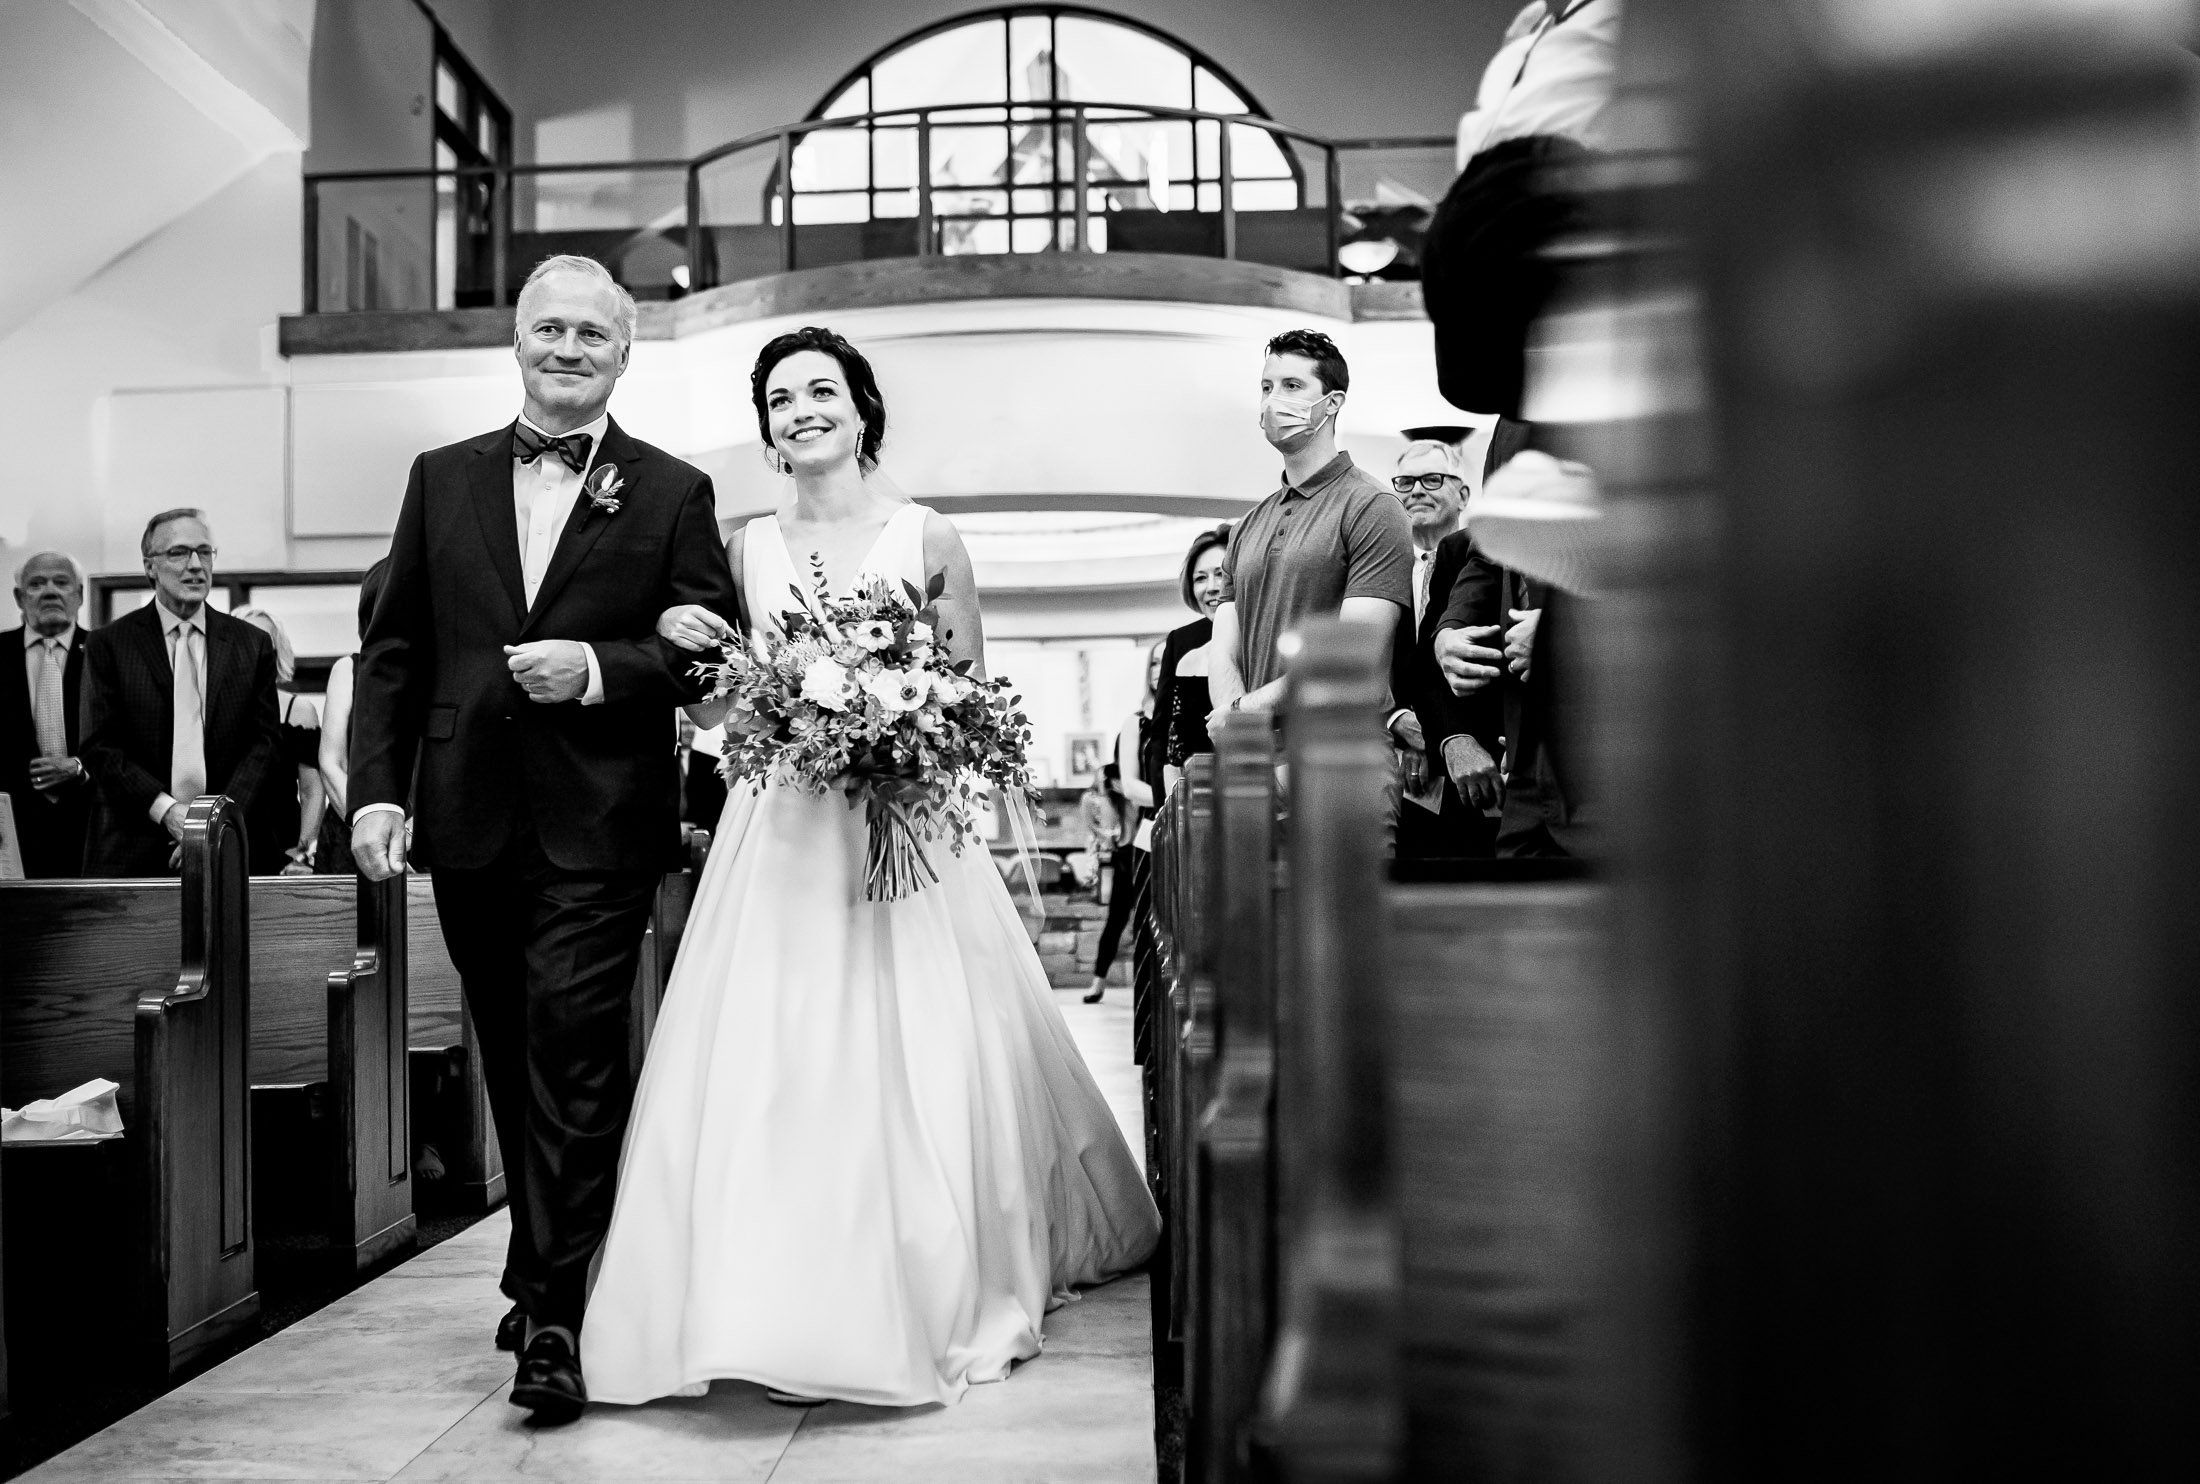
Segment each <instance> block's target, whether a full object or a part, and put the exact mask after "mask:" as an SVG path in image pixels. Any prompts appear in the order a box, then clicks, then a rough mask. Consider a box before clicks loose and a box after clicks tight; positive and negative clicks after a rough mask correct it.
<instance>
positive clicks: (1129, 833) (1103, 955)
mask: <svg viewBox="0 0 2200 1484" xmlns="http://www.w3.org/2000/svg"><path fill="white" fill-rule="evenodd" d="M1161 654H1162V646H1161V645H1159V644H1156V645H1155V646H1154V647H1153V649H1152V650H1151V651H1150V652H1149V653H1148V654H1147V656H1146V694H1145V696H1144V697H1143V698H1142V699H1141V700H1140V701H1139V703H1138V709H1137V710H1136V711H1133V712H1132V713H1131V714H1130V715H1128V716H1126V717H1124V718H1123V726H1122V729H1121V730H1120V731H1118V732H1117V733H1116V734H1115V770H1116V787H1117V789H1118V790H1120V791H1121V793H1122V796H1123V813H1122V822H1123V841H1124V843H1123V844H1121V845H1120V846H1118V847H1117V849H1116V852H1115V864H1114V875H1113V879H1112V880H1111V881H1110V882H1109V885H1108V920H1107V921H1106V922H1105V923H1104V924H1102V925H1101V928H1100V945H1099V947H1098V949H1096V950H1095V951H1094V953H1093V956H1092V988H1091V989H1089V990H1087V991H1086V992H1085V1003H1086V1004H1088V1005H1097V1004H1099V1003H1100V1001H1101V999H1102V998H1104V997H1105V996H1106V994H1107V992H1108V970H1109V969H1111V968H1113V967H1114V966H1115V954H1116V950H1117V949H1118V948H1119V947H1121V945H1122V942H1123V925H1124V924H1125V923H1136V924H1137V926H1136V927H1134V928H1133V929H1132V933H1133V937H1132V942H1133V944H1134V945H1135V947H1136V951H1137V952H1138V954H1139V955H1140V956H1141V957H1143V956H1144V954H1145V951H1146V949H1145V944H1146V942H1147V939H1148V935H1149V931H1150V929H1149V926H1148V922H1147V918H1146V916H1145V914H1144V912H1143V910H1142V904H1143V903H1144V901H1145V899H1146V875H1147V871H1148V869H1149V868H1150V866H1151V863H1152V860H1153V857H1152V856H1151V855H1150V854H1149V853H1148V852H1150V851H1151V850H1152V849H1153V812H1154V810H1155V809H1156V808H1157V807H1158V806H1159V805H1160V802H1161V800H1160V797H1159V795H1160V785H1161V748H1160V746H1159V743H1160V740H1161V728H1160V727H1159V725H1157V724H1156V722H1155V718H1154V711H1155V706H1156V704H1157V701H1156V696H1157V693H1158V690H1159V685H1160V680H1161ZM1133 962H1134V965H1135V962H1136V961H1135V960H1134V961H1133Z"/></svg>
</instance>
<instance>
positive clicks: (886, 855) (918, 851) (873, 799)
mask: <svg viewBox="0 0 2200 1484" xmlns="http://www.w3.org/2000/svg"><path fill="white" fill-rule="evenodd" d="M863 813H864V822H865V824H866V825H868V826H869V829H868V833H869V835H870V843H869V846H868V847H867V848H866V849H865V850H864V852H863V900H865V901H866V902H898V901H900V900H901V899H902V898H904V897H909V896H914V895H916V894H917V893H918V892H920V891H922V890H924V889H925V888H926V887H928V886H933V885H936V884H937V883H938V881H939V879H940V874H939V872H937V871H935V870H933V869H932V862H931V861H930V860H928V859H926V857H925V854H924V837H923V836H922V835H921V834H920V833H919V831H918V829H917V820H916V817H915V814H914V811H913V810H912V809H911V808H910V806H909V805H908V803H906V802H905V801H904V800H902V799H899V798H896V797H894V796H892V795H891V794H890V793H885V792H874V793H872V794H870V795H869V796H868V797H867V798H866V800H865V802H864V808H863Z"/></svg>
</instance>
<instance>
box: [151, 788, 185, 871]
mask: <svg viewBox="0 0 2200 1484" xmlns="http://www.w3.org/2000/svg"><path fill="white" fill-rule="evenodd" d="M155 802H156V803H157V802H159V801H158V800H155ZM190 810H191V806H190V805H188V804H186V803H184V801H183V800H181V799H178V800H176V802H174V803H173V804H170V805H169V806H168V812H167V813H166V814H163V815H162V816H161V817H160V827H161V828H162V829H164V830H166V831H167V832H168V838H169V839H171V840H173V841H175V842H176V843H177V844H178V845H181V844H182V843H183V817H184V815H186V814H188V813H189V812H190ZM179 859H180V857H179Z"/></svg>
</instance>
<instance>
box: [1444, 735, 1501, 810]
mask: <svg viewBox="0 0 2200 1484" xmlns="http://www.w3.org/2000/svg"><path fill="white" fill-rule="evenodd" d="M1444 771H1445V772H1446V773H1449V774H1450V775H1451V786H1452V787H1453V788H1456V789H1458V790H1459V797H1460V798H1462V799H1464V800H1466V802H1467V803H1468V805H1469V806H1471V807H1473V808H1476V809H1492V808H1495V807H1496V806H1497V803H1498V801H1499V800H1500V799H1502V798H1503V797H1504V782H1503V780H1502V779H1500V778H1499V777H1498V774H1497V763H1496V760H1495V759H1493V758H1492V757H1491V756H1490V755H1489V753H1488V751H1487V750H1485V749H1484V748H1483V746H1482V744H1481V743H1479V742H1477V741H1475V740H1474V739H1473V738H1472V737H1469V736H1467V735H1465V734H1464V733H1461V734H1460V735H1459V736H1456V737H1446V738H1445V739H1444Z"/></svg>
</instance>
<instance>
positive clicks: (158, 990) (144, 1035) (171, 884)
mask: <svg viewBox="0 0 2200 1484" xmlns="http://www.w3.org/2000/svg"><path fill="white" fill-rule="evenodd" d="M245 861H246V846H245V839H244V829H243V825H242V822H241V819H240V817H239V812H238V811H236V810H235V809H234V808H233V807H232V806H231V804H230V802H229V801H228V800H227V799H225V798H220V797H214V796H208V797H204V798H201V799H198V800H196V801H195V802H193V804H192V805H191V807H190V809H189V811H188V812H187V817H186V822H185V826H184V839H183V875H182V879H181V880H180V881H112V882H92V881H39V882H9V883H6V884H5V885H0V941H5V942H6V943H7V945H8V952H7V955H6V961H5V966H4V971H5V991H4V992H0V1021H4V1025H0V1045H4V1047H5V1051H4V1053H0V1096H4V1097H5V1098H6V1100H7V1101H8V1102H10V1103H11V1104H20V1103H23V1102H27V1101H29V1100H31V1099H33V1098H38V1097H47V1096H51V1095H52V1094H54V1093H58V1092H62V1091H65V1090H67V1089H68V1088H70V1087H73V1086H75V1085H76V1084H78V1083H80V1082H83V1081H85V1080H87V1079H88V1078H92V1077H107V1078H111V1079H113V1080H114V1081H115V1082H116V1083H118V1084H119V1085H120V1087H121V1089H122V1091H121V1094H120V1095H119V1096H118V1098H117V1101H118V1103H119V1104H120V1105H121V1107H122V1109H123V1118H124V1129H125V1133H124V1145H125V1149H126V1167H127V1172H128V1173H127V1176H126V1179H127V1183H128V1185H129V1187H130V1195H129V1197H128V1199H129V1208H128V1210H127V1211H126V1212H125V1219H126V1221H127V1222H128V1225H129V1228H130V1230H129V1236H128V1244H127V1245H128V1247H129V1250H130V1251H131V1252H132V1253H133V1254H134V1255H135V1260H136V1271H135V1272H134V1273H133V1274H132V1275H131V1285H132V1287H133V1290H134V1293H133V1298H132V1300H131V1302H130V1304H129V1306H128V1307H129V1312H130V1313H131V1315H132V1320H131V1325H130V1329H131V1332H130V1333H129V1334H128V1335H126V1336H125V1337H123V1348H124V1350H125V1352H126V1354H125V1361H126V1363H127V1362H129V1361H131V1360H134V1358H135V1357H137V1356H140V1355H142V1356H146V1357H148V1358H150V1359H151V1360H152V1362H153V1363H154V1364H155V1365H156V1367H158V1368H160V1369H162V1370H174V1369H176V1368H178V1367H180V1366H183V1365H185V1364H187V1363H188V1362H189V1361H190V1360H191V1359H192V1358H193V1357H195V1356H196V1355H198V1354H199V1353H200V1352H202V1351H203V1350H205V1349H206V1348H207V1347H208V1346H210V1345H212V1344H214V1343H216V1342H217V1341H219V1340H221V1339H223V1338H225V1337H226V1336H227V1335H229V1334H231V1333H233V1332H234V1331H236V1330H237V1329H239V1328H240V1327H242V1326H243V1325H244V1324H247V1323H249V1322H250V1321H251V1320H252V1319H253V1318H254V1317H255V1316H256V1315H257V1313H258V1311H259V1295H258V1292H257V1290H256V1287H255V1284H254V1257H255V1251H254V1241H253V1225H252V1197H251V1168H250V1165H251V1151H250V1138H249V1131H250V1113H249V1101H248V1082H247V1063H248V1056H249V1045H250V1037H249V1028H250V1022H251V1013H250V992H251V991H250V927H249V917H248V893H249V886H248V882H247V878H246V876H245V869H246V867H245ZM84 1281H88V1282H98V1281H102V1279H101V1278H99V1277H96V1276H93V1275H86V1277H85V1279H84Z"/></svg>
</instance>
